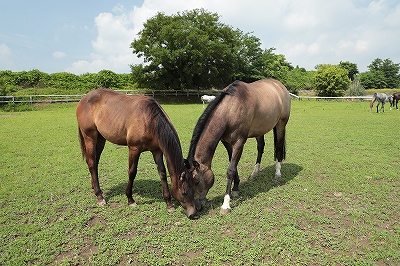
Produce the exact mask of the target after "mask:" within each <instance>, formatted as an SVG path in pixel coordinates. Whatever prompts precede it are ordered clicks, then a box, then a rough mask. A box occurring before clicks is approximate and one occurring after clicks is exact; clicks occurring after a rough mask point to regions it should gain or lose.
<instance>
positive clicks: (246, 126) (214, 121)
mask: <svg viewBox="0 0 400 266" xmlns="http://www.w3.org/2000/svg"><path fill="white" fill-rule="evenodd" d="M290 102H291V99H290V95H289V92H288V91H287V89H286V88H285V86H283V85H282V83H280V82H279V81H277V80H274V79H266V80H259V81H256V82H253V83H250V84H247V83H244V82H241V81H235V82H234V83H232V84H230V85H229V86H227V87H226V88H225V89H224V90H223V91H222V93H221V94H220V95H219V96H218V97H217V98H216V99H215V100H214V101H213V102H211V103H210V104H209V105H208V106H207V108H206V109H205V110H204V112H203V114H202V115H201V116H200V118H199V120H198V122H197V124H196V126H195V128H194V131H193V136H192V140H191V143H190V148H189V154H188V161H189V163H190V164H192V165H193V166H194V167H195V170H194V171H193V177H194V179H195V189H194V193H195V194H194V198H195V203H196V207H197V209H201V208H202V207H203V206H204V205H205V202H206V198H205V197H206V195H207V193H208V190H209V189H210V188H211V187H212V185H213V183H214V173H213V172H212V170H211V161H212V158H213V156H214V153H215V150H216V147H217V145H218V142H219V141H220V140H221V142H222V143H223V144H224V146H225V148H226V150H227V152H228V156H229V161H230V163H229V167H228V170H227V178H228V181H227V186H226V193H225V197H224V203H223V205H222V207H221V213H228V212H229V210H230V208H231V207H230V199H231V196H232V194H233V195H234V196H235V194H238V193H239V187H238V186H239V181H240V180H239V175H238V171H237V165H238V162H239V160H240V157H241V155H242V151H243V146H244V144H245V143H246V141H247V139H248V138H256V140H257V150H258V156H257V160H256V165H255V166H254V171H253V173H252V174H251V176H255V175H257V174H258V172H259V169H260V162H261V157H262V154H263V152H264V145H265V142H264V134H266V133H267V132H269V131H270V130H272V129H273V132H274V146H275V159H276V160H277V163H276V174H275V176H276V177H280V176H281V171H280V169H281V162H282V160H283V159H285V156H286V149H285V127H286V123H287V122H288V120H289V115H290ZM232 182H234V185H233V189H232V191H231V187H232Z"/></svg>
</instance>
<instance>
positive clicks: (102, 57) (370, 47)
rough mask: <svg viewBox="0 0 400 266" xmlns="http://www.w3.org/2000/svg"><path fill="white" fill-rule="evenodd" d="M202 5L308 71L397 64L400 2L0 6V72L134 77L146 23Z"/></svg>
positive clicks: (16, 0) (133, 1) (46, 0)
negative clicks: (137, 42)
mask: <svg viewBox="0 0 400 266" xmlns="http://www.w3.org/2000/svg"><path fill="white" fill-rule="evenodd" d="M201 7H202V8H205V9H206V10H208V11H210V12H216V13H218V14H219V15H220V20H221V21H222V22H223V23H225V24H228V25H230V26H232V27H234V28H239V29H241V30H242V31H243V32H251V33H252V34H253V35H255V36H256V37H258V38H260V40H261V41H262V44H263V48H265V49H268V48H271V47H275V48H276V51H275V52H276V53H281V54H284V55H285V56H286V59H287V60H288V61H289V62H290V63H292V65H294V66H296V65H299V66H300V67H305V68H306V69H308V70H311V69H314V67H315V65H317V64H322V63H329V64H337V63H339V62H340V61H350V62H352V63H356V64H357V65H358V68H359V70H360V71H366V70H367V66H368V65H369V64H370V63H371V62H372V60H374V59H375V58H382V59H386V58H390V59H392V60H393V61H394V62H395V63H400V1H397V0H375V1H371V0H324V1H321V0H302V1H298V0H280V1H276V0H264V1H259V0H246V1H242V0H240V1H239V0H218V1H209V0H120V1H114V0H83V1H82V0H80V1H77V0H69V1H61V0H29V1H28V0H24V1H23V0H0V18H1V23H0V70H12V71H22V70H26V71H28V70H31V69H39V70H41V71H43V72H47V73H55V72H62V71H67V72H71V73H75V74H82V73H87V72H94V73H97V72H98V71H100V70H102V69H109V70H112V71H114V72H117V73H129V72H130V68H129V65H130V64H136V63H140V62H141V60H140V59H138V58H136V56H135V55H134V54H133V53H132V49H130V48H129V46H130V43H131V42H132V41H133V40H134V39H135V38H136V37H137V34H138V32H139V31H140V29H142V26H143V23H144V22H145V21H146V20H147V19H148V18H150V17H152V16H154V15H155V14H156V13H157V12H164V13H165V14H167V15H170V14H175V13H177V12H181V11H184V10H190V9H194V8H201Z"/></svg>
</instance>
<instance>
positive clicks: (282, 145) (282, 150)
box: [274, 126, 286, 162]
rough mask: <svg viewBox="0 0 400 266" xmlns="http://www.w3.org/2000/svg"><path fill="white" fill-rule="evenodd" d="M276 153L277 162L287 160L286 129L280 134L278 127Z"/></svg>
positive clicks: (275, 138)
mask: <svg viewBox="0 0 400 266" xmlns="http://www.w3.org/2000/svg"><path fill="white" fill-rule="evenodd" d="M274 151H275V154H274V159H275V160H277V161H278V162H282V161H283V160H285V159H286V141H285V128H283V130H282V132H279V134H278V132H277V128H276V126H275V127H274Z"/></svg>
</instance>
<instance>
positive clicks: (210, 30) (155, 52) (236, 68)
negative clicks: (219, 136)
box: [0, 9, 400, 96]
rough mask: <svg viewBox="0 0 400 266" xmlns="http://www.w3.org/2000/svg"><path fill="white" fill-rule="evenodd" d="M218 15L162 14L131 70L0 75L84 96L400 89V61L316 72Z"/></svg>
mask: <svg viewBox="0 0 400 266" xmlns="http://www.w3.org/2000/svg"><path fill="white" fill-rule="evenodd" d="M219 18H220V17H219V15H218V14H216V13H211V12H208V11H206V10H204V9H194V10H191V11H184V12H182V13H177V14H174V15H170V16H168V15H165V14H164V13H158V14H156V15H155V16H154V17H152V18H150V19H148V20H147V21H146V23H145V24H144V27H143V29H142V30H141V31H140V32H139V34H138V37H137V38H136V39H134V40H133V42H132V43H131V48H132V51H133V53H134V54H136V55H137V56H138V57H139V58H142V59H143V63H141V64H136V65H131V73H129V74H116V73H114V72H112V71H110V70H102V71H100V72H98V73H97V74H95V73H86V74H82V75H74V74H71V73H66V72H61V73H54V74H47V73H43V72H41V71H39V70H37V69H34V70H30V71H22V72H12V71H9V70H5V71H0V95H7V94H12V93H15V92H16V91H20V90H25V92H27V91H29V89H32V88H33V89H38V88H44V89H45V90H47V91H50V92H53V93H57V92H59V93H63V94H65V93H82V92H87V91H89V90H91V89H93V88H96V87H107V88H115V89H133V88H146V89H153V90H193V89H194V90H203V89H207V90H208V89H212V88H215V89H221V88H223V87H225V86H226V85H228V84H229V83H231V82H233V81H234V80H242V81H245V82H252V81H255V80H258V79H262V78H276V79H278V80H280V81H281V82H282V83H283V84H284V85H285V86H286V87H287V88H288V89H289V90H290V91H291V92H292V93H295V94H297V92H298V91H299V90H300V89H306V90H315V91H316V93H317V95H321V96H341V95H345V94H346V95H363V93H364V89H370V88H376V89H379V88H399V87H400V75H399V70H400V64H398V63H394V62H393V61H392V60H391V59H389V58H388V59H380V58H376V59H375V60H373V61H372V62H371V64H370V65H369V66H368V71H366V72H363V73H359V71H358V67H357V65H356V64H355V63H351V62H348V61H341V62H339V63H338V64H337V65H329V64H321V65H317V66H316V67H315V70H311V71H307V70H306V69H304V68H302V67H299V66H296V67H294V66H293V65H292V64H291V63H290V62H288V61H287V60H286V58H285V56H284V55H282V54H276V53H275V48H269V49H263V48H261V41H260V39H259V38H257V37H256V36H254V35H252V34H251V33H244V32H242V31H241V30H239V29H234V28H232V27H231V26H229V25H226V24H224V23H222V22H220V19H219Z"/></svg>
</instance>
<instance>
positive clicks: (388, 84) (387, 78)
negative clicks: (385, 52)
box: [361, 58, 400, 88]
mask: <svg viewBox="0 0 400 266" xmlns="http://www.w3.org/2000/svg"><path fill="white" fill-rule="evenodd" d="M368 69H369V71H368V72H366V73H364V74H363V75H362V76H361V82H362V83H363V85H364V86H365V87H366V88H397V87H399V85H400V75H399V71H400V64H396V63H394V62H393V61H392V60H390V59H389V58H388V59H384V60H383V59H380V58H376V59H374V60H373V61H372V63H371V64H370V65H369V66H368Z"/></svg>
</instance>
